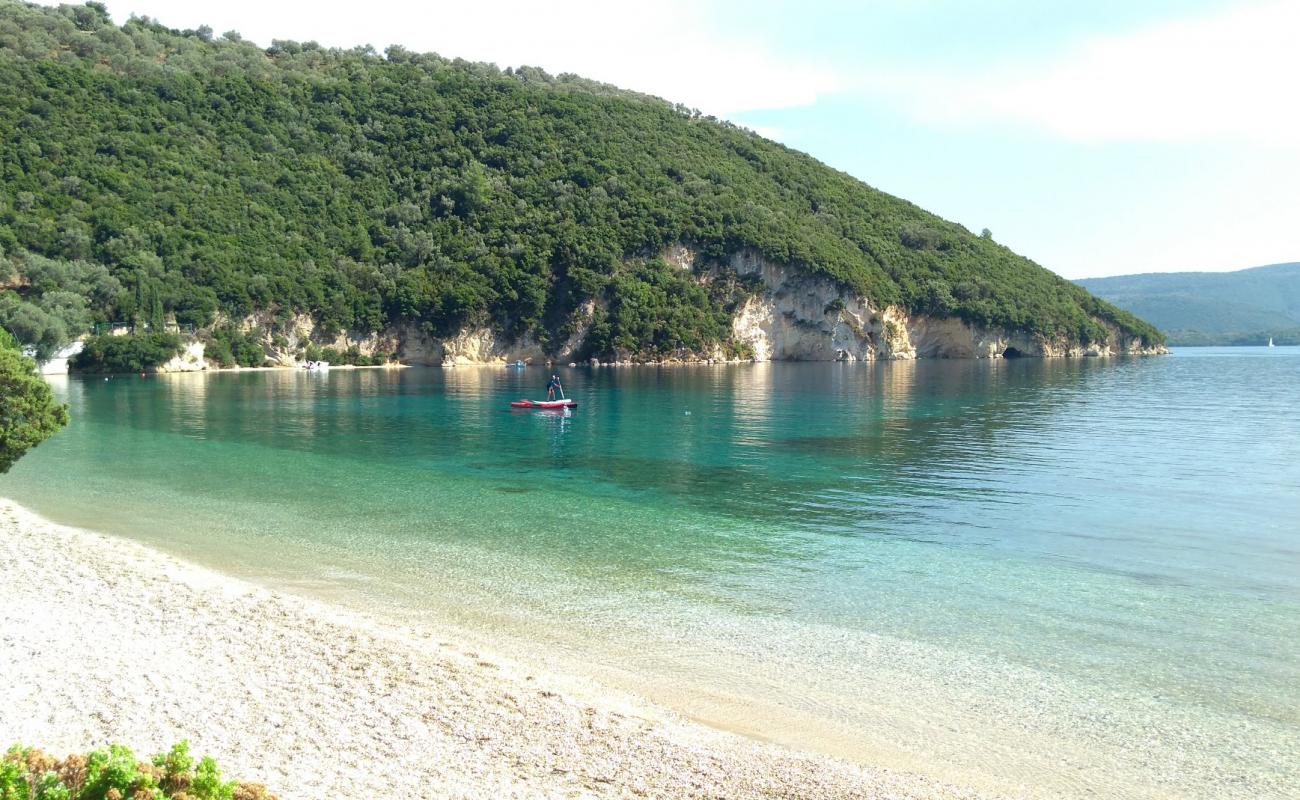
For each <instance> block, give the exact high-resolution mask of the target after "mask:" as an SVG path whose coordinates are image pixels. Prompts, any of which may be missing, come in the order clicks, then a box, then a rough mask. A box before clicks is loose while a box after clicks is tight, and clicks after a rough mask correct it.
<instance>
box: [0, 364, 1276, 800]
mask: <svg viewBox="0 0 1300 800" xmlns="http://www.w3.org/2000/svg"><path fill="white" fill-rule="evenodd" d="M545 377H546V376H545V374H544V372H543V371H542V370H540V369H532V368H530V369H525V370H521V371H520V370H504V369H488V368H483V369H456V370H436V369H433V370H428V369H409V370H401V371H349V372H344V371H335V372H333V373H330V374H327V375H318V374H307V373H295V372H255V373H245V374H232V373H224V374H211V375H203V374H200V375H175V376H159V377H154V378H149V379H140V378H129V377H123V378H114V379H113V380H110V381H104V380H102V379H98V380H82V379H76V378H73V379H67V380H62V381H60V382H59V383H57V384H56V388H57V390H58V391H59V392H60V393H61V394H62V395H64V396H65V397H66V399H67V400H68V401H69V402H70V403H71V405H72V412H73V419H74V421H73V423H72V425H71V426H70V427H69V428H68V429H67V430H65V431H64V432H62V433H60V434H59V435H58V436H57V437H56V438H54V439H53V440H51V441H50V442H48V443H46V444H44V445H42V446H41V447H40V448H38V449H37V450H36V451H34V452H33V453H32V454H30V455H29V456H28V457H26V458H25V459H23V460H22V461H21V462H19V464H18V465H17V466H16V467H15V468H14V470H13V471H12V472H11V473H10V474H9V475H7V476H3V477H0V496H6V497H10V498H12V499H14V500H17V501H18V502H21V503H24V504H26V505H28V506H29V507H31V508H33V509H34V510H36V511H38V512H40V513H42V514H44V515H46V516H48V517H51V518H53V519H55V520H57V521H61V522H66V523H72V524H78V525H84V526H86V527H91V528H96V529H100V530H105V531H108V532H112V533H118V534H122V535H125V536H129V537H132V538H137V539H140V540H143V541H146V542H148V543H151V544H154V545H157V546H160V547H162V548H163V549H166V550H168V551H171V552H175V553H178V554H181V555H183V556H186V557H188V558H191V559H193V560H196V561H199V562H200V563H205V564H209V565H213V566H216V567H218V568H221V569H224V570H226V571H229V572H232V573H235V574H238V575H241V576H244V577H249V578H252V579H254V580H258V581H261V582H263V583H267V584H270V585H273V586H277V587H281V588H287V589H290V590H292V591H298V592H303V593H309V594H314V595H323V596H326V597H329V598H331V599H335V600H338V601H341V602H344V603H348V604H353V605H358V606H362V607H365V608H367V609H369V610H371V611H373V612H376V613H380V614H386V615H391V616H393V617H394V618H398V619H401V620H402V621H405V622H411V623H413V624H428V625H431V626H434V627H436V628H439V629H443V630H446V629H448V628H450V629H452V630H454V631H456V632H458V634H459V635H462V636H463V637H465V638H464V640H467V641H477V642H481V643H483V644H484V646H488V647H491V648H493V649H494V650H495V651H497V652H499V653H502V654H504V655H508V656H513V657H515V658H519V659H523V660H524V661H526V662H536V663H540V664H542V665H545V666H549V667H555V668H558V669H561V670H565V671H570V672H577V673H579V674H585V675H589V676H594V677H596V678H598V679H600V680H602V681H604V682H607V683H609V684H612V685H614V686H618V687H622V688H628V689H633V690H635V691H638V692H640V693H643V694H645V695H648V696H649V697H651V698H652V699H654V700H657V701H660V702H663V703H666V704H668V705H670V706H672V707H675V708H677V709H679V710H681V711H683V712H684V713H686V714H688V715H690V716H693V717H696V718H699V719H702V720H704V721H706V722H709V723H712V724H715V725H719V726H722V727H727V728H731V729H735V730H738V731H741V732H745V733H748V734H751V735H756V736H761V737H763V738H768V739H773V740H777V741H781V742H785V743H789V744H793V745H796V746H801V747H809V748H815V749H819V750H824V751H827V752H831V753H836V754H840V755H844V756H848V757H851V758H857V759H860V760H863V761H865V762H869V763H877V764H884V765H886V766H893V767H898V768H903V769H911V770H917V771H921V772H924V773H927V774H931V775H935V776H938V777H941V778H945V779H948V780H952V781H954V782H957V783H959V784H963V785H968V786H972V787H977V788H988V789H996V790H1003V791H1007V792H1011V793H1022V794H1027V795H1031V796H1072V797H1120V796H1123V797H1204V798H1225V797H1241V798H1265V797H1278V798H1281V797H1295V796H1300V423H1297V410H1298V409H1300V402H1298V398H1300V348H1275V349H1273V350H1266V349H1263V348H1259V349H1253V348H1231V349H1221V350H1219V349H1187V350H1180V351H1177V352H1175V353H1174V354H1173V355H1170V356H1168V357H1161V358H1145V359H1124V360H1111V361H1104V360H1091V359H1090V360H1053V361H1039V360H1028V359H1026V360H1014V361H999V362H975V361H946V362H921V363H906V362H900V363H885V364H763V365H740V366H716V367H712V366H710V367H705V366H700V367H684V368H671V369H670V368H665V369H657V368H618V369H608V368H606V369H598V370H588V369H580V370H565V371H564V374H563V375H562V377H564V379H565V383H566V386H567V387H568V389H569V392H570V394H571V396H574V397H575V398H576V399H577V400H578V401H579V403H580V407H579V408H578V409H577V411H576V412H574V413H573V414H571V415H568V416H565V415H560V414H554V413H537V412H512V411H510V410H508V409H507V407H506V406H507V402H508V401H509V400H512V399H516V398H518V397H522V396H537V395H538V394H539V393H540V387H541V386H542V385H543V384H544V382H545Z"/></svg>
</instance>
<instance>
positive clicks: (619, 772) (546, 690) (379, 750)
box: [0, 498, 976, 800]
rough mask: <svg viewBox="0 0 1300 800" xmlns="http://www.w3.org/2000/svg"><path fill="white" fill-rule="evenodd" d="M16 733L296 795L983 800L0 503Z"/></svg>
mask: <svg viewBox="0 0 1300 800" xmlns="http://www.w3.org/2000/svg"><path fill="white" fill-rule="evenodd" d="M0 569H2V570H3V572H4V573H5V575H6V581H5V582H3V584H0V685H3V686H5V687H9V688H7V689H6V694H7V695H9V696H8V697H4V698H0V731H3V732H4V735H5V736H6V737H7V738H8V739H10V740H12V741H10V742H4V743H3V744H4V745H6V746H7V745H8V744H10V743H12V742H13V741H21V742H23V743H24V744H27V745H32V746H38V747H41V748H43V749H45V750H46V751H47V752H52V753H57V754H60V755H62V754H64V753H65V752H72V751H77V750H84V749H87V748H89V747H95V746H102V745H104V744H106V743H108V742H110V741H113V742H121V743H123V744H126V745H128V746H130V747H132V748H133V749H135V750H136V751H137V752H154V751H157V750H161V749H164V748H166V747H168V746H170V745H171V744H172V743H174V742H175V741H178V740H179V739H182V738H187V739H189V740H190V742H191V745H192V747H193V749H194V750H195V752H202V753H206V754H211V755H213V756H214V757H216V758H217V760H218V761H219V763H221V764H222V766H223V767H224V768H225V769H227V770H228V771H229V772H230V774H232V775H238V776H240V778H241V779H242V780H251V781H259V782H263V783H266V784H267V786H268V788H269V789H270V790H271V791H272V792H274V793H276V794H277V795H279V796H280V797H281V798H284V800H290V799H291V798H296V797H319V796H351V797H358V796H401V797H430V798H432V797H482V796H499V797H573V796H579V797H627V796H637V797H736V798H748V797H754V798H758V797H788V798H795V797H809V798H812V797H817V798H822V797H825V798H838V797H846V798H847V797H855V798H867V797H892V798H974V797H976V795H975V794H974V793H972V792H968V791H964V790H962V789H958V788H956V787H953V786H950V785H947V784H943V783H939V782H936V781H933V780H930V779H928V778H925V777H922V776H918V775H912V774H907V773H901V772H894V771H889V770H884V769H877V768H872V767H864V766H860V765H855V764H851V763H848V762H845V761H841V760H837V759H834V758H830V757H827V756H821V755H815V754H811V753H803V752H795V751H792V750H789V749H786V748H783V747H781V746H778V745H773V744H767V743H763V742H760V741H757V740H754V739H749V738H745V737H743V736H740V735H737V734H732V733H727V732H725V731H722V730H719V729H716V728H710V727H707V726H705V725H703V724H700V723H696V722H692V721H688V720H686V719H684V718H682V717H681V716H680V715H678V714H676V713H675V712H673V711H670V710H668V709H666V708H663V707H660V706H656V705H654V704H652V703H650V702H649V701H647V700H644V699H642V698H640V697H637V696H634V695H631V694H625V693H621V692H619V691H617V690H614V689H610V688H607V687H605V686H603V685H598V684H596V683H594V682H591V681H587V680H584V679H580V678H575V677H570V676H564V675H554V674H545V673H543V672H539V671H536V670H533V669H530V668H529V667H528V666H527V665H524V664H521V663H515V662H511V661H508V660H503V659H499V658H496V657H494V656H490V655H486V654H484V653H481V652H479V651H477V650H473V649H468V648H463V647H459V646H457V644H455V643H453V642H450V641H447V640H445V639H441V638H439V637H438V636H435V635H434V632H433V631H430V630H423V629H417V628H407V627H403V626H400V625H396V624H392V623H389V622H385V621H380V620H377V619H374V618H373V617H370V616H368V615H366V614H363V613H360V612H356V611H352V610H350V609H346V608H344V607H341V606H337V605H334V604H331V603H328V602H326V601H322V600H316V599H310V598H305V597H301V596H298V595H294V594H285V593H281V592H279V591H274V590H271V589H266V588H262V587H259V586H256V585H254V584H252V583H249V582H246V581H244V580H241V579H238V578H234V577H230V576H227V575H225V574H222V573H219V572H216V571H213V570H210V569H208V568H205V567H200V566H197V565H195V564H192V563H189V562H187V561H184V560H181V559H177V558H174V557H172V556H169V555H166V554H164V553H162V552H161V551H158V550H155V549H153V548H151V547H148V546H146V545H143V544H140V543H137V542H135V541H132V540H129V539H123V538H118V537H114V536H109V535H105V534H100V533H96V532H93V531H89V530H85V529H80V528H71V527H67V526H62V525H58V524H55V523H53V522H50V521H48V520H45V519H44V518H42V517H39V516H38V515H36V514H35V513H33V512H31V511H28V510H27V509H25V508H24V507H22V506H20V505H19V504H17V503H14V502H12V501H9V500H7V499H3V498H0Z"/></svg>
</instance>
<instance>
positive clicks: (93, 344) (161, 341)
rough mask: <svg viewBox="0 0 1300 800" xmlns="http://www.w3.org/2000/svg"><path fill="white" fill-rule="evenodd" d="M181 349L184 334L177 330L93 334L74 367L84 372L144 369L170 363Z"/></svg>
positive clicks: (74, 362) (75, 360)
mask: <svg viewBox="0 0 1300 800" xmlns="http://www.w3.org/2000/svg"><path fill="white" fill-rule="evenodd" d="M180 349H181V337H180V336H178V335H176V334H174V333H142V334H133V335H130V336H113V335H112V334H105V335H103V336H92V337H90V338H89V339H87V340H86V346H85V349H83V350H82V351H81V352H80V353H78V354H77V356H76V357H75V358H74V359H73V360H72V362H71V366H72V368H73V369H76V370H78V371H80V372H144V371H146V370H151V369H156V368H157V367H159V366H161V365H163V364H165V363H167V362H168V361H169V360H170V359H171V358H172V356H174V355H176V354H177V353H178V352H180Z"/></svg>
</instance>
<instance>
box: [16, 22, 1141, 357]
mask: <svg viewBox="0 0 1300 800" xmlns="http://www.w3.org/2000/svg"><path fill="white" fill-rule="evenodd" d="M0 170H2V171H3V185H4V186H5V195H4V198H5V201H4V202H3V203H0V247H3V248H5V249H6V252H14V251H17V250H18V249H25V250H27V251H30V252H33V253H39V254H42V255H44V256H48V257H52V258H53V257H57V258H61V259H68V260H79V259H80V260H87V261H91V262H97V263H102V264H104V265H106V266H107V268H108V270H109V272H110V274H111V275H112V276H114V277H115V278H116V279H117V280H118V281H119V282H120V284H121V286H122V287H123V291H122V292H121V293H120V295H119V296H118V297H117V298H116V299H115V300H113V301H111V302H110V303H108V304H107V305H104V304H102V303H103V301H100V300H97V301H95V302H92V303H90V307H91V310H92V313H96V314H100V315H107V314H110V313H111V314H113V315H116V316H115V317H114V318H116V319H122V320H129V321H136V322H150V323H151V324H152V325H153V327H155V328H157V327H159V324H160V323H161V322H162V321H163V318H164V317H166V318H170V316H171V315H174V316H175V319H176V320H177V321H180V322H190V323H194V324H198V325H205V324H207V323H209V322H210V321H211V320H212V319H213V313H214V312H215V311H218V310H219V311H222V312H224V313H225V314H226V315H227V316H228V317H231V318H236V319H238V318H241V317H243V316H245V315H246V314H249V313H251V312H253V311H263V310H269V311H273V312H275V313H277V314H280V313H285V312H306V313H310V314H312V315H314V316H315V317H316V318H317V320H318V322H319V323H320V325H321V327H322V329H323V331H324V332H325V333H326V334H329V333H331V332H336V331H341V330H355V331H359V332H367V331H376V330H380V329H383V328H385V327H386V326H388V325H390V324H392V323H394V322H406V323H411V324H413V325H415V326H417V327H419V328H420V329H422V330H423V331H425V332H427V333H432V334H439V333H448V332H451V331H454V330H455V329H457V328H459V327H461V326H464V325H467V324H475V325H480V324H491V325H494V326H495V327H497V328H499V329H501V330H503V331H505V332H506V333H507V334H510V335H519V334H522V333H525V332H532V333H533V334H534V335H535V336H536V337H537V339H538V340H539V341H540V342H542V343H543V344H544V345H546V346H548V347H550V348H555V347H558V346H559V343H560V342H562V341H564V340H565V339H566V338H567V336H566V335H564V334H565V331H566V330H571V328H569V326H571V325H572V324H573V323H574V319H575V311H576V309H578V308H579V307H580V306H581V305H582V304H583V303H584V302H585V301H587V300H590V299H595V300H597V301H599V303H600V304H601V305H603V306H607V307H608V309H609V311H608V313H607V314H605V315H604V316H603V317H602V319H600V320H599V321H598V322H599V324H598V325H597V326H596V329H595V331H594V338H593V339H591V340H590V341H589V342H588V344H587V349H588V350H593V351H600V350H608V349H611V348H626V349H629V350H642V349H650V350H656V351H668V350H672V349H673V348H674V347H676V346H677V343H678V342H681V343H682V346H687V347H690V346H702V345H704V344H707V343H710V342H713V343H718V342H723V341H725V340H726V338H727V337H728V329H727V326H726V324H725V319H724V318H723V316H722V315H723V312H724V311H725V308H726V306H727V305H728V304H729V303H732V302H734V301H735V294H734V292H731V291H715V290H714V289H711V288H700V287H698V286H696V287H691V286H690V285H689V284H690V283H692V281H690V280H688V279H687V276H685V275H668V274H666V273H665V271H664V270H663V269H662V268H658V267H652V266H649V262H650V261H651V260H653V258H654V256H655V254H657V253H658V252H660V251H661V249H662V248H664V247H665V246H666V245H669V244H671V243H674V242H686V243H690V244H692V245H694V246H696V247H697V248H699V250H700V251H701V252H702V253H703V254H704V256H705V258H706V260H707V261H709V262H710V263H709V264H707V265H701V266H709V267H714V266H717V265H718V264H719V263H722V262H725V260H726V259H727V258H728V257H729V256H730V255H731V254H732V253H735V252H736V251H739V250H742V249H752V250H754V251H757V252H759V253H761V254H763V255H764V256H766V257H767V258H769V259H772V260H775V261H778V262H781V263H785V264H791V265H794V266H796V267H798V268H801V269H803V270H807V271H810V272H813V273H819V274H822V275H824V276H827V277H829V278H831V279H833V280H835V281H837V282H838V283H840V284H841V285H843V286H845V287H848V288H851V289H853V290H856V291H859V292H862V293H865V294H868V295H869V296H871V297H872V298H873V299H875V300H876V301H877V302H879V303H895V302H896V303H902V304H904V305H906V306H907V307H908V308H910V309H912V310H914V311H927V312H934V313H942V314H953V315H957V316H960V317H963V318H965V319H967V320H970V321H972V322H977V323H982V324H988V325H998V326H1006V327H1011V328H1020V329H1025V330H1029V331H1032V332H1037V333H1041V334H1045V335H1062V336H1071V337H1077V338H1081V339H1091V338H1098V337H1101V336H1103V335H1104V334H1105V329H1104V328H1103V327H1102V322H1105V323H1108V324H1111V325H1115V326H1117V327H1119V328H1120V329H1121V330H1123V331H1125V332H1127V333H1130V334H1135V335H1140V336H1143V337H1145V338H1147V339H1148V340H1149V341H1158V340H1159V338H1160V337H1159V334H1158V333H1157V332H1156V331H1155V330H1154V329H1152V328H1151V327H1150V326H1147V325H1145V324H1143V323H1141V322H1139V321H1138V320H1136V319H1135V318H1133V317H1132V316H1131V315H1121V314H1119V313H1117V312H1116V310H1115V309H1114V308H1112V307H1110V306H1109V305H1106V304H1104V303H1100V302H1098V301H1097V300H1095V299H1094V298H1092V297H1091V296H1089V295H1088V294H1087V292H1085V291H1084V290H1082V289H1080V288H1079V287H1077V286H1074V285H1072V284H1070V283H1069V282H1067V281H1064V280H1062V279H1060V278H1058V277H1057V276H1055V275H1053V274H1052V273H1050V272H1048V271H1046V270H1044V269H1041V268H1039V267H1038V266H1037V265H1035V264H1033V263H1031V262H1029V261H1027V260H1026V259H1024V258H1021V257H1019V256H1017V255H1015V254H1014V253H1012V252H1011V251H1009V250H1007V249H1006V248H1004V247H1002V246H1001V245H999V244H997V243H996V242H994V241H993V240H992V237H991V236H986V237H980V236H975V235H972V234H971V233H970V232H969V231H967V230H965V229H964V228H962V227H961V226H958V225H954V224H952V223H949V222H945V221H944V220H941V219H939V218H937V217H935V216H934V215H932V214H928V213H926V212H925V211H923V210H921V209H919V208H917V207H916V206H914V205H912V204H910V203H908V202H906V201H903V200H900V199H898V198H895V197H891V196H889V195H886V194H884V193H882V192H878V191H875V190H874V189H871V188H870V187H868V186H866V185H864V184H862V183H861V182H859V181H857V180H855V179H853V178H851V177H849V176H848V175H845V174H843V173H840V172H836V171H834V170H832V169H829V168H827V167H826V166H824V165H822V164H820V163H818V162H817V161H815V160H813V159H812V158H810V157H808V156H806V155H803V154H801V153H797V152H795V151H792V150H790V149H788V148H785V147H782V146H780V145H777V144H774V143H772V142H769V141H766V140H764V139H762V138H760V137H758V136H756V135H754V134H752V133H750V132H748V131H745V130H743V129H740V128H737V127H735V126H733V125H730V124H727V123H725V122H719V121H717V120H713V119H711V118H707V117H701V116H700V115H699V114H698V113H697V112H690V111H688V110H687V109H684V108H682V107H680V106H673V105H671V104H669V103H666V102H664V101H662V100H658V99H655V98H649V97H645V96H641V95H636V94H633V93H629V92H622V91H619V90H616V89H613V88H612V87H608V86H604V85H600V84H596V83H592V82H590V81H585V80H582V79H580V78H577V77H573V76H560V77H559V78H553V77H551V76H548V75H546V74H545V73H544V72H542V71H541V70H538V69H535V68H521V69H519V70H506V71H504V72H502V71H500V70H498V69H496V68H495V67H493V66H490V65H483V64H470V63H466V62H462V61H459V60H457V61H449V60H447V59H444V58H441V57H438V56H435V55H418V54H414V53H410V52H408V51H406V50H403V49H401V48H396V47H395V48H390V49H389V50H388V51H387V53H386V55H382V56H381V55H379V54H376V53H374V52H373V51H371V50H369V49H366V48H358V49H353V50H327V49H323V48H321V47H319V46H318V45H315V44H312V43H307V44H300V43H297V42H274V43H273V44H272V46H271V47H270V48H269V49H267V50H260V49H258V48H257V47H255V46H254V45H252V44H251V43H248V42H244V41H242V40H239V39H238V37H225V38H221V39H214V38H212V36H211V31H206V30H199V31H185V32H180V31H173V30H169V29H167V28H165V27H163V26H161V25H159V24H157V23H155V22H153V21H151V20H148V19H132V20H129V21H128V22H127V23H126V24H125V25H123V26H122V27H120V28H118V27H115V26H113V25H111V24H110V23H109V22H108V20H107V19H106V18H105V17H104V16H103V15H102V14H100V13H99V12H98V11H96V10H94V9H93V8H89V7H72V6H63V7H60V8H57V9H48V8H42V7H35V6H29V5H25V4H20V3H7V4H0ZM733 288H734V287H733ZM688 343H694V344H693V345H692V344H688ZM234 355H235V354H234V352H233V350H232V353H231V356H232V357H234Z"/></svg>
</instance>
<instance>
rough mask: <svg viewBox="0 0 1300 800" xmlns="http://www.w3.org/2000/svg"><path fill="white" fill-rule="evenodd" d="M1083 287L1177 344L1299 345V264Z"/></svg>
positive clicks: (1125, 278)
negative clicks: (1273, 343)
mask: <svg viewBox="0 0 1300 800" xmlns="http://www.w3.org/2000/svg"><path fill="white" fill-rule="evenodd" d="M1079 284H1080V285H1082V286H1084V287H1085V288H1087V289H1088V291H1091V292H1096V293H1097V294H1098V295H1099V296H1101V297H1104V298H1106V299H1107V300H1109V301H1110V302H1112V303H1114V304H1115V305H1117V306H1119V307H1120V308H1124V309H1128V310H1129V311H1131V312H1133V313H1134V314H1139V315H1141V316H1142V318H1143V319H1148V320H1150V321H1151V322H1152V323H1154V324H1155V325H1158V326H1160V328H1161V330H1163V331H1164V332H1165V333H1166V334H1167V335H1168V336H1169V341H1170V342H1171V343H1172V344H1181V345H1211V344H1267V343H1268V339H1269V337H1270V336H1271V337H1273V339H1274V340H1275V343H1276V344H1279V345H1281V344H1300V263H1293V264H1273V265H1270V266H1267V267H1254V268H1252V269H1243V270H1238V271H1236V272H1163V273H1148V274H1144V275H1116V276H1115V277H1111V278H1090V279H1088V280H1082V281H1079Z"/></svg>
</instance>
